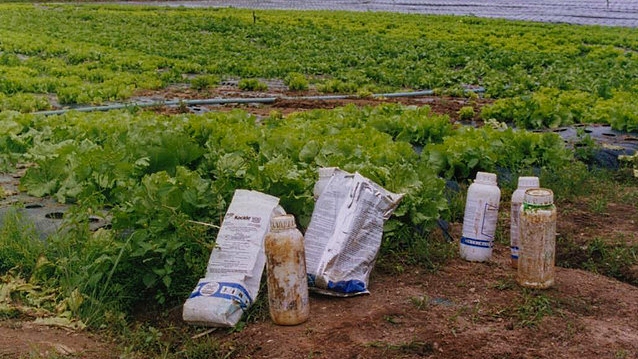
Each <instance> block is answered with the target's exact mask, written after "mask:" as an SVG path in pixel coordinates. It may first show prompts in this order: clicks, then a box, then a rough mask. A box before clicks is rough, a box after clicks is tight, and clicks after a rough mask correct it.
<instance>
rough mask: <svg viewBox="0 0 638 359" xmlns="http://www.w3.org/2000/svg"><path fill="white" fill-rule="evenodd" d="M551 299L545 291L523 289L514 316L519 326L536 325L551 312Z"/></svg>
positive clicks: (552, 304)
mask: <svg viewBox="0 0 638 359" xmlns="http://www.w3.org/2000/svg"><path fill="white" fill-rule="evenodd" d="M553 306H554V303H553V300H552V299H551V298H550V297H548V296H547V295H546V294H545V293H543V292H541V291H537V290H528V289H524V290H523V294H522V298H521V302H520V303H519V305H518V306H517V308H516V318H517V320H518V325H519V326H521V327H536V326H538V324H540V322H541V321H542V319H543V318H544V317H545V316H547V315H551V314H552V313H553Z"/></svg>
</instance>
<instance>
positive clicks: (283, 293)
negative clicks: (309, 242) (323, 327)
mask: <svg viewBox="0 0 638 359" xmlns="http://www.w3.org/2000/svg"><path fill="white" fill-rule="evenodd" d="M270 226H271V228H270V232H269V233H268V234H267V235H266V238H265V240H264V248H265V251H266V271H267V274H266V275H267V285H268V308H269V311H270V317H271V319H272V321H273V322H275V324H279V325H297V324H301V323H303V322H305V321H306V320H307V319H308V317H309V316H310V303H309V300H308V280H307V274H306V256H305V252H304V241H303V235H302V234H301V232H299V230H298V229H297V226H296V224H295V217H294V216H293V215H290V214H287V215H283V216H275V217H273V218H272V220H271V222H270Z"/></svg>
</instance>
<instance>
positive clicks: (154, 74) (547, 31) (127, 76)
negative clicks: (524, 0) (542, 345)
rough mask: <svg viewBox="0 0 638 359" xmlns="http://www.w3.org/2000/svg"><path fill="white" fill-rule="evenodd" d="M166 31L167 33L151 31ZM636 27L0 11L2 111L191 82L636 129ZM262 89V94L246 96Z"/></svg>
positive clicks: (116, 97)
mask: <svg viewBox="0 0 638 359" xmlns="http://www.w3.org/2000/svg"><path fill="white" fill-rule="evenodd" d="M159 29H161V30H159ZM636 50H638V35H637V34H636V32H635V31H634V30H633V29H628V28H605V27H591V26H569V25H564V24H538V23H529V22H512V21H505V20H495V19H479V18H474V17H450V16H424V15H415V14H390V13H349V12H325V11H324V12H318V11H296V12H293V11H254V12H253V11H251V10H240V9H186V8H164V7H143V6H116V5H111V6H107V5H87V4H84V5H77V4H73V5H69V4H66V5H64V4H46V5H33V4H2V5H0V109H2V110H17V111H20V112H31V111H37V110H47V109H51V108H52V107H56V106H59V105H96V104H103V103H108V102H112V101H127V100H130V99H131V98H134V97H135V96H138V95H140V94H141V93H144V92H145V91H157V90H162V89H166V88H168V87H171V86H174V85H178V84H187V85H189V86H190V88H191V90H197V91H199V94H196V95H195V96H205V95H206V94H207V91H209V90H211V89H212V88H214V87H216V86H218V85H219V84H220V83H221V82H224V81H229V80H231V81H235V80H237V79H241V80H250V81H261V80H268V81H272V80H276V81H283V82H284V83H285V85H286V86H288V87H289V88H291V89H293V90H304V89H307V88H312V89H317V90H319V91H321V92H331V93H332V92H338V93H360V94H362V95H363V94H370V93H384V92H391V91H397V90H400V91H403V90H406V89H407V90H414V89H417V90H420V89H434V90H435V91H436V92H437V93H442V94H451V95H466V91H467V89H468V88H469V89H476V88H483V89H485V93H484V96H486V97H488V98H493V99H501V100H499V101H498V102H497V104H495V106H494V107H491V108H488V109H486V112H485V113H483V114H482V116H483V118H484V119H485V120H487V119H490V118H495V119H497V120H499V121H505V122H511V123H515V124H516V125H517V126H519V127H526V128H541V127H555V126H563V125H570V124H573V123H580V122H596V123H610V124H611V125H612V126H613V127H614V128H615V129H618V130H628V131H634V130H636V129H638V116H637V115H636V113H637V111H636V106H637V105H636V101H635V98H636V95H637V92H638V78H637V77H636V76H635V74H636V73H638V61H636ZM251 87H252V88H257V89H260V88H261V87H263V86H251Z"/></svg>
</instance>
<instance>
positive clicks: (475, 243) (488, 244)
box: [461, 237, 493, 248]
mask: <svg viewBox="0 0 638 359" xmlns="http://www.w3.org/2000/svg"><path fill="white" fill-rule="evenodd" d="M461 244H465V245H466V246H472V247H479V248H492V246H493V242H492V241H484V240H480V239H473V238H468V237H461Z"/></svg>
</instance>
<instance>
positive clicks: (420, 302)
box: [410, 295, 430, 310]
mask: <svg viewBox="0 0 638 359" xmlns="http://www.w3.org/2000/svg"><path fill="white" fill-rule="evenodd" d="M410 303H412V304H413V305H414V306H415V307H416V309H418V310H427V309H428V308H429V307H430V297H428V296H427V295H424V296H421V297H410Z"/></svg>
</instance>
